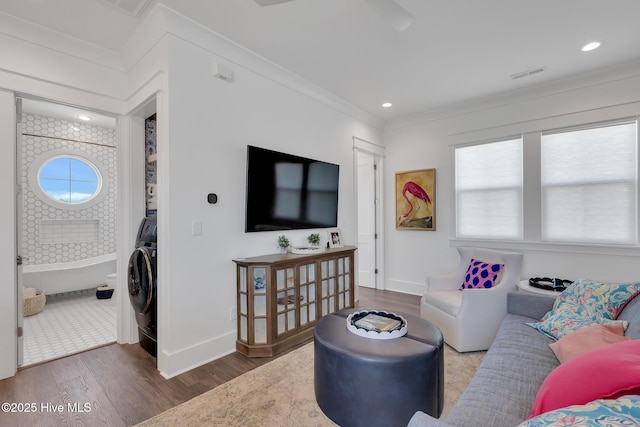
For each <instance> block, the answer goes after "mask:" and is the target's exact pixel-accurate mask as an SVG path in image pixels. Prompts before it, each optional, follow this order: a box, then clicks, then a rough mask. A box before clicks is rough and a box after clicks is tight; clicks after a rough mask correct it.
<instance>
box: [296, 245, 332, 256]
mask: <svg viewBox="0 0 640 427" xmlns="http://www.w3.org/2000/svg"><path fill="white" fill-rule="evenodd" d="M324 251H325V248H324V247H322V246H294V247H292V248H291V253H292V254H296V255H313V254H319V253H322V252H324Z"/></svg>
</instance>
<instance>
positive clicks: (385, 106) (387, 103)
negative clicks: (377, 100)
mask: <svg viewBox="0 0 640 427" xmlns="http://www.w3.org/2000/svg"><path fill="white" fill-rule="evenodd" d="M392 105H393V104H392V103H390V102H385V103H384V104H382V106H383V107H384V108H389V107H391V106H392Z"/></svg>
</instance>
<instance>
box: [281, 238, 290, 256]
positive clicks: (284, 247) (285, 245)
mask: <svg viewBox="0 0 640 427" xmlns="http://www.w3.org/2000/svg"><path fill="white" fill-rule="evenodd" d="M289 246H290V243H289V239H287V236H279V237H278V247H279V248H280V252H282V253H286V252H287V248H288V247H289Z"/></svg>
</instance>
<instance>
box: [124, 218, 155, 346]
mask: <svg viewBox="0 0 640 427" xmlns="http://www.w3.org/2000/svg"><path fill="white" fill-rule="evenodd" d="M157 242H158V227H157V223H156V218H154V217H147V218H145V219H143V220H142V222H141V223H140V227H139V228H138V235H137V238H136V244H135V246H136V248H135V250H134V251H133V253H132V254H131V257H130V258H129V268H128V274H127V276H128V279H127V282H128V284H129V285H128V287H129V300H130V301H131V306H132V307H133V310H134V311H135V314H136V322H137V323H138V337H139V338H140V345H141V346H142V348H144V349H145V350H146V351H147V352H148V353H149V354H151V355H152V356H154V357H156V356H157V354H158V335H157V330H156V325H157V307H158V302H157V292H156V290H157V275H156V272H157V256H158V243H157Z"/></svg>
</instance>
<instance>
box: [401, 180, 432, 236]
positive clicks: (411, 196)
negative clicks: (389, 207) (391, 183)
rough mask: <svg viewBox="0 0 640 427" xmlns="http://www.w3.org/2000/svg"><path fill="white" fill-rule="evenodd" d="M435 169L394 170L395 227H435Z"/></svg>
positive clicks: (421, 228) (429, 228) (419, 228)
mask: <svg viewBox="0 0 640 427" xmlns="http://www.w3.org/2000/svg"><path fill="white" fill-rule="evenodd" d="M435 203H436V170H435V169H422V170H414V171H406V172H396V229H398V230H429V231H433V230H435V229H436V204H435Z"/></svg>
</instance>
